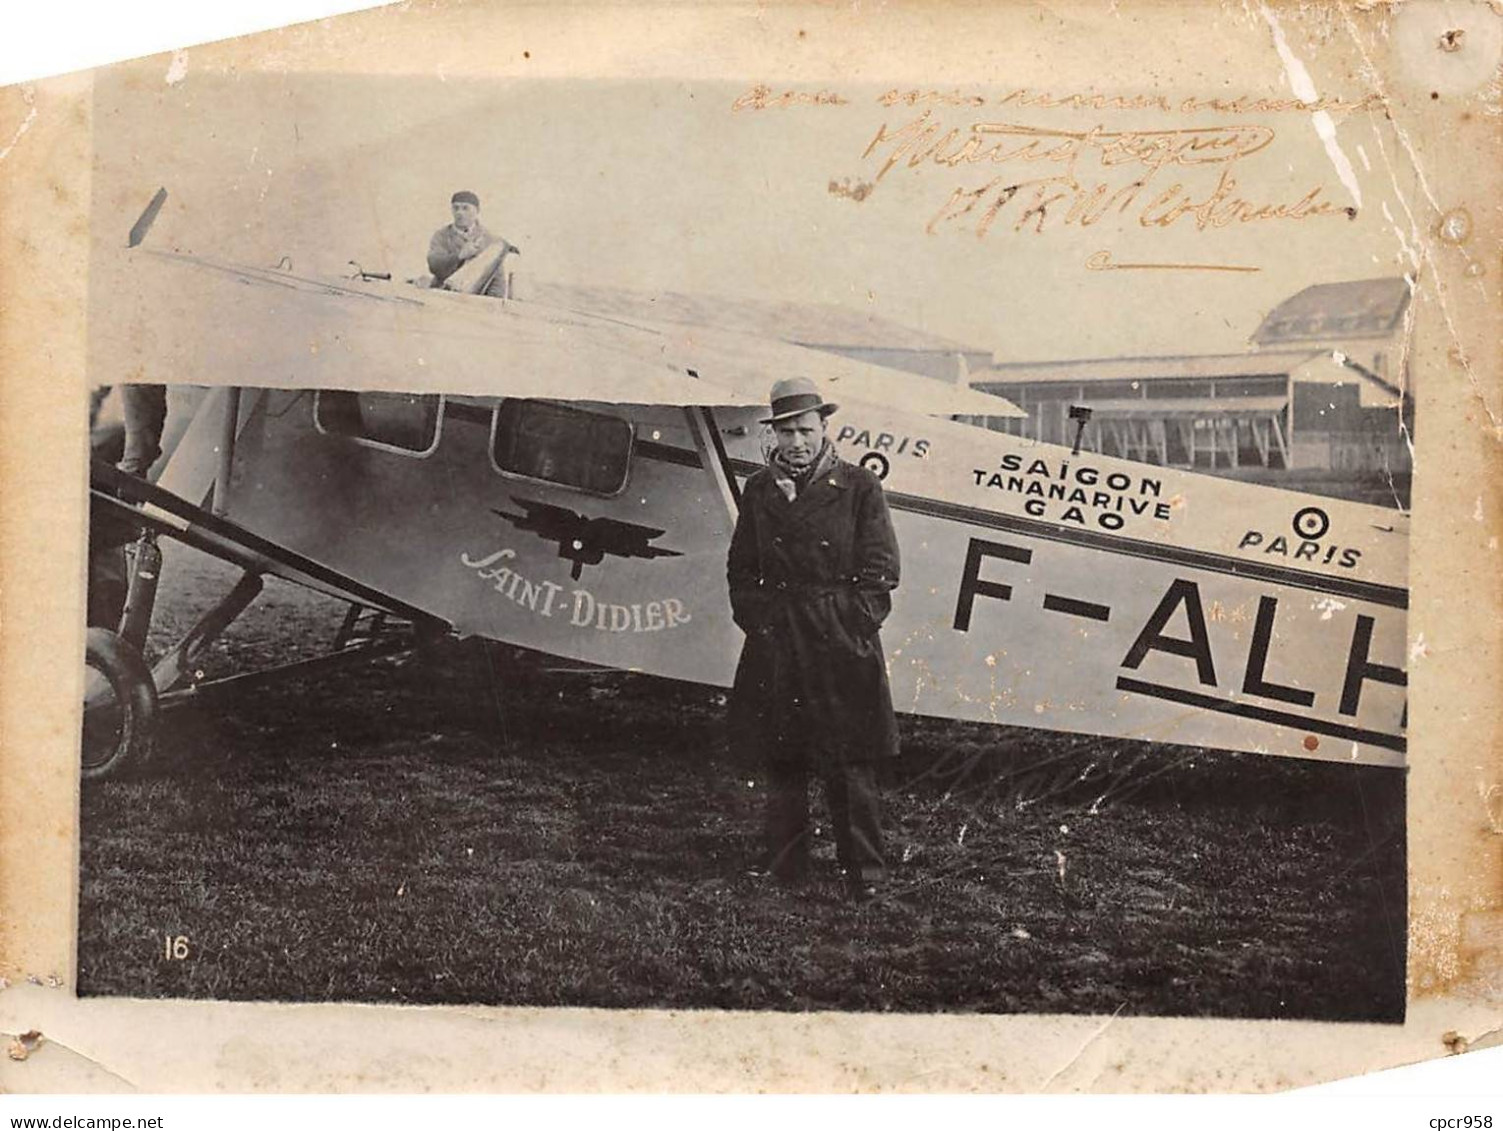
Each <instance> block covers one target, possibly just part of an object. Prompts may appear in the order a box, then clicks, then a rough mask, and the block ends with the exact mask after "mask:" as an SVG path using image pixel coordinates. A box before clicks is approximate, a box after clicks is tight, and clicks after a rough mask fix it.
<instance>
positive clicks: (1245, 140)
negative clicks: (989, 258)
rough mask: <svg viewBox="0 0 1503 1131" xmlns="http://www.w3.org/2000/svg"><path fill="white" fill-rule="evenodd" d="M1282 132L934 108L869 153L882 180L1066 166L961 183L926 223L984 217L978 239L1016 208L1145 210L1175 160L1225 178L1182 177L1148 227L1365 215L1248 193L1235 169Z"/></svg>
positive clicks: (1063, 220) (1143, 217) (1034, 222)
mask: <svg viewBox="0 0 1503 1131" xmlns="http://www.w3.org/2000/svg"><path fill="white" fill-rule="evenodd" d="M1274 136H1275V134H1274V130H1273V129H1272V128H1271V127H1269V126H1265V125H1256V124H1250V123H1248V124H1244V123H1233V124H1231V125H1221V126H1203V127H1192V128H1187V129H1178V130H1107V129H1104V128H1103V127H1101V126H1099V125H1098V126H1093V127H1092V128H1090V129H1087V130H1058V129H1042V128H1039V127H1035V126H1023V125H1017V124H1014V123H1008V122H988V121H982V122H973V123H971V124H970V126H969V127H967V128H960V127H948V128H947V127H946V126H945V124H944V123H943V122H942V121H940V120H939V119H938V118H936V117H935V115H934V112H933V111H932V110H926V111H924V113H923V114H921V115H919V116H918V117H917V118H914V119H912V120H911V121H908V122H905V123H903V124H902V125H899V126H898V127H897V128H889V126H888V124H887V123H885V122H884V123H883V124H882V125H881V126H879V127H878V129H877V133H876V135H875V136H874V137H873V138H872V140H871V141H870V143H868V145H867V147H866V149H865V151H864V152H863V153H862V158H863V159H867V158H874V159H875V160H877V161H878V166H877V169H876V172H875V173H874V174H873V177H872V181H873V183H874V184H875V183H877V182H880V181H881V180H882V179H883V178H884V177H886V176H887V174H888V173H890V172H892V171H893V170H894V169H896V168H898V167H899V166H904V167H906V168H908V169H911V170H916V169H919V168H921V167H924V166H938V167H940V168H945V169H954V168H957V167H961V166H970V165H983V164H984V165H992V166H996V165H1006V164H1010V163H1018V164H1022V165H1030V164H1053V165H1058V166H1061V167H1062V168H1061V170H1060V171H1059V172H1057V173H1054V174H1053V175H1049V176H1042V177H1034V178H1024V179H1017V178H1015V176H1013V175H1011V174H1001V175H998V176H995V177H992V178H991V179H990V180H988V181H986V182H985V183H983V184H981V185H979V186H974V187H972V186H965V187H959V188H955V189H953V190H952V191H951V193H950V197H949V199H948V200H947V201H945V203H944V204H943V205H942V206H941V207H940V209H939V210H938V211H937V212H936V213H935V214H934V215H933V217H932V218H931V219H930V220H929V223H928V224H927V226H926V228H925V230H926V231H928V232H930V233H933V232H935V231H937V230H938V229H939V228H940V227H941V226H943V225H946V224H951V223H955V222H957V221H965V222H966V223H973V224H974V227H975V234H976V235H977V237H985V236H986V235H987V234H988V233H989V232H990V231H991V230H992V229H993V227H994V226H995V225H996V224H997V222H998V221H999V220H1000V219H1001V218H1002V217H1003V214H1004V212H1006V211H1008V210H1009V209H1011V211H1010V216H1011V219H1012V229H1013V231H1015V232H1022V231H1025V230H1031V231H1033V232H1043V231H1044V230H1045V227H1046V225H1047V224H1049V223H1051V222H1055V223H1057V224H1075V225H1079V226H1080V227H1083V228H1084V227H1090V226H1092V225H1093V224H1096V223H1099V222H1100V221H1101V220H1103V219H1105V218H1106V217H1107V216H1109V215H1117V216H1121V215H1126V214H1128V213H1129V211H1130V210H1132V209H1134V208H1139V202H1140V200H1142V199H1144V198H1145V197H1148V194H1149V185H1150V184H1151V183H1152V182H1153V180H1154V179H1155V178H1156V177H1157V176H1158V174H1159V173H1160V172H1161V171H1162V170H1164V169H1168V168H1175V167H1177V168H1180V169H1183V170H1186V171H1187V174H1188V172H1189V171H1193V170H1194V169H1195V168H1197V167H1208V166H1209V167H1217V171H1218V172H1219V176H1218V179H1217V181H1216V183H1215V184H1214V185H1213V186H1210V187H1209V189H1206V188H1200V189H1197V188H1195V187H1193V186H1189V185H1187V184H1186V183H1185V182H1184V181H1176V182H1175V183H1174V184H1172V185H1170V186H1169V187H1168V188H1166V189H1163V190H1161V191H1158V192H1157V193H1156V194H1154V195H1152V196H1151V198H1148V199H1147V203H1146V204H1143V205H1141V207H1140V208H1139V211H1138V212H1137V220H1138V223H1139V224H1140V225H1141V226H1142V227H1145V228H1167V227H1170V226H1171V225H1174V224H1176V223H1178V222H1179V221H1182V220H1184V221H1188V222H1193V223H1194V224H1195V226H1196V228H1197V229H1199V230H1202V231H1204V230H1206V229H1208V228H1224V227H1226V226H1228V225H1230V224H1238V223H1250V222H1253V221H1261V220H1304V219H1307V218H1310V217H1313V216H1333V215H1345V216H1348V217H1351V216H1354V215H1355V210H1353V209H1349V208H1343V207H1341V206H1340V205H1338V204H1336V203H1335V202H1334V201H1331V200H1327V199H1324V198H1323V197H1322V192H1323V190H1322V188H1321V187H1320V186H1319V185H1317V186H1315V187H1314V188H1311V189H1310V190H1309V191H1308V192H1306V193H1305V194H1304V195H1303V196H1301V197H1300V198H1299V199H1298V200H1294V201H1284V202H1272V203H1270V202H1259V201H1253V200H1249V199H1247V198H1246V197H1245V196H1243V195H1241V193H1240V191H1239V190H1238V182H1237V179H1236V177H1235V176H1233V172H1232V171H1233V169H1234V168H1235V167H1236V165H1237V163H1238V162H1240V161H1243V160H1245V159H1246V158H1248V157H1250V156H1252V155H1253V154H1256V153H1259V152H1261V151H1263V150H1264V149H1266V148H1267V147H1268V146H1269V145H1270V144H1272V142H1273V140H1274ZM1086 165H1091V166H1092V167H1095V168H1099V169H1102V170H1108V171H1113V170H1117V169H1119V168H1127V169H1130V170H1134V171H1136V172H1137V173H1138V175H1137V177H1136V178H1135V179H1134V180H1131V181H1128V182H1126V183H1121V182H1120V181H1117V180H1113V179H1111V178H1110V177H1108V178H1107V179H1091V178H1089V177H1082V176H1080V175H1078V174H1080V173H1081V172H1082V169H1083V167H1084V166H1086ZM1014 205H1016V206H1015V207H1013V206H1014Z"/></svg>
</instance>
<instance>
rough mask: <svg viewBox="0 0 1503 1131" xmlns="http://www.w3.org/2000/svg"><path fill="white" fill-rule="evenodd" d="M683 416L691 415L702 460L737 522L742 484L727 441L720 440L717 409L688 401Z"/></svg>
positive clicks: (727, 512)
mask: <svg viewBox="0 0 1503 1131" xmlns="http://www.w3.org/2000/svg"><path fill="white" fill-rule="evenodd" d="M684 416H685V417H687V418H688V421H689V433H690V434H691V435H692V436H693V437H694V446H695V447H696V448H698V449H699V461H700V464H701V465H702V466H703V467H704V468H706V469H707V470H708V471H709V473H710V478H711V479H713V480H714V481H715V489H716V491H718V492H719V493H720V500H721V502H723V503H724V504H725V512H726V514H727V515H728V516H729V517H730V520H731V522H732V523H733V524H734V523H735V521H736V516H737V515H738V514H740V513H741V488H740V487H739V486H738V485H737V483H736V473H735V472H734V471H732V470H731V461H730V457H728V456H727V455H726V453H725V444H723V443H722V442H721V440H720V429H719V428H717V427H716V425H715V410H714V409H711V408H706V407H700V406H695V405H685V406H684Z"/></svg>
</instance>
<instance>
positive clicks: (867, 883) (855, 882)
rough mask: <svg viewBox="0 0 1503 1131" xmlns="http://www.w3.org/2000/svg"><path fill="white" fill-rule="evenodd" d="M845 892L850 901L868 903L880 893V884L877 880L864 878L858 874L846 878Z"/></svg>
mask: <svg viewBox="0 0 1503 1131" xmlns="http://www.w3.org/2000/svg"><path fill="white" fill-rule="evenodd" d="M845 893H846V895H847V896H848V897H849V898H850V900H851V902H852V903H870V902H871V901H872V900H874V899H876V898H877V896H879V895H881V894H882V885H881V884H880V883H879V882H878V881H877V880H864V879H862V878H860V877H859V876H855V877H849V878H847V880H846V885H845Z"/></svg>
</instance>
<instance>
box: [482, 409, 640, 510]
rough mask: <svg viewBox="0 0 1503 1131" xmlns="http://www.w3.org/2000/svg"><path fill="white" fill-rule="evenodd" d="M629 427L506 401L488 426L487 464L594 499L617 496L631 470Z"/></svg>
mask: <svg viewBox="0 0 1503 1131" xmlns="http://www.w3.org/2000/svg"><path fill="white" fill-rule="evenodd" d="M631 446H632V429H631V424H630V423H629V422H627V421H625V420H622V419H621V418H620V417H619V416H607V415H606V414H604V413H599V412H588V411H586V410H584V409H580V408H574V407H572V406H570V405H562V404H554V403H552V402H550V401H522V400H505V401H502V402H501V403H500V404H499V405H497V406H496V414H495V416H494V417H493V418H492V421H491V463H492V464H493V465H494V466H495V468H496V470H497V471H499V472H501V473H502V474H503V475H516V476H519V477H521V478H523V479H534V480H538V481H540V482H543V483H552V484H554V485H556V486H560V487H572V488H574V489H575V490H577V491H589V492H590V493H591V494H595V495H619V494H620V493H621V492H622V491H624V490H625V489H626V478H627V475H628V473H629V472H630V470H631Z"/></svg>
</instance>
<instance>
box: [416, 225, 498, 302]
mask: <svg viewBox="0 0 1503 1131" xmlns="http://www.w3.org/2000/svg"><path fill="white" fill-rule="evenodd" d="M495 242H496V237H495V236H493V235H491V234H490V232H488V231H487V230H486V229H485V226H484V225H482V224H481V223H480V222H479V221H478V220H477V221H476V222H475V226H474V227H473V228H471V229H470V234H469V235H465V234H464V233H463V232H461V231H460V230H459V229H458V228H456V227H455V226H454V225H453V224H448V225H446V226H445V227H442V228H440V229H439V230H438V231H436V232H434V233H433V238H432V239H431V240H429V241H428V270H429V272H430V273H431V274H432V275H433V285H434V286H435V287H437V286H440V285H441V284H442V283H443V281H444V280H445V279H447V278H448V277H449V276H450V275H452V274H454V272H456V271H458V270H459V269H460V268H461V267H463V266H464V265H465V264H466V263H468V262H469V261H470V260H472V259H474V258H475V256H477V255H479V254H480V253H481V252H482V251H484V250H485V249H486V248H488V247H490V246H491V244H493V243H495Z"/></svg>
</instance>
